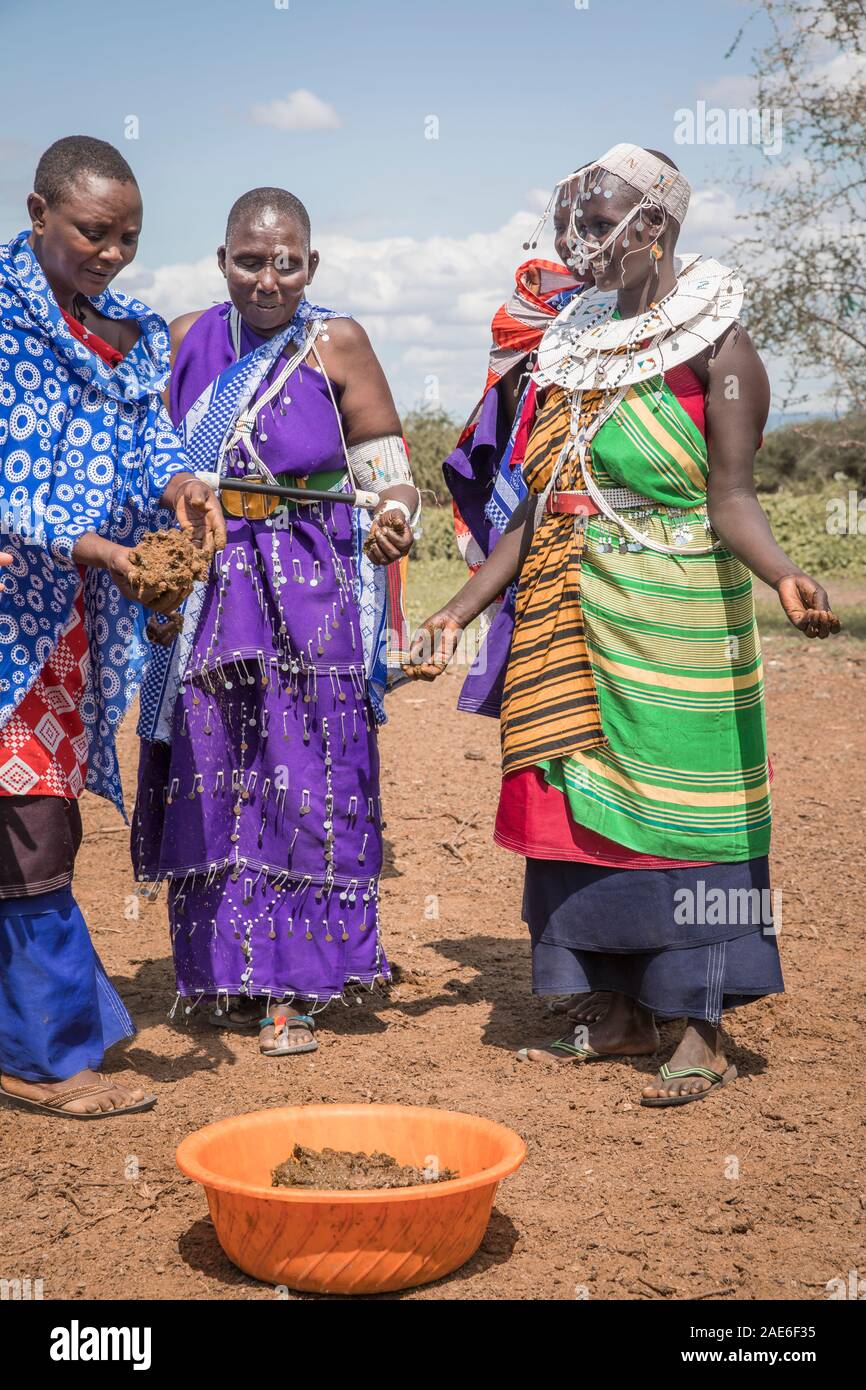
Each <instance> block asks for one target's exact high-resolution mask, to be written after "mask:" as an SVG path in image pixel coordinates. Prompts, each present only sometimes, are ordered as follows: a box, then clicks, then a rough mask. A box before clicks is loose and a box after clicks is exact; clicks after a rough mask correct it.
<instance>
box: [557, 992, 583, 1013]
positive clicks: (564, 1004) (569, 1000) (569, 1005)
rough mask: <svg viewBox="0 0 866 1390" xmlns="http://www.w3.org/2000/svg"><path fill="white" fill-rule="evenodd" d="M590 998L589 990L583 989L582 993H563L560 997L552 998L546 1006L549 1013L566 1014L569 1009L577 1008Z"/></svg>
mask: <svg viewBox="0 0 866 1390" xmlns="http://www.w3.org/2000/svg"><path fill="white" fill-rule="evenodd" d="M591 998H592V993H591V991H587V990H584V992H583V994H564V995H563V996H562V998H561V999H552V1000H551V1001H550V1003H549V1004H548V1006H547V1012H548V1013H549V1014H567V1013H568V1012H569V1011H570V1010H571V1009H577V1008H579V1006H580V1005H581V1004H585V1003H586V1002H587V1000H589V999H591Z"/></svg>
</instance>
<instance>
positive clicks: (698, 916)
mask: <svg viewBox="0 0 866 1390" xmlns="http://www.w3.org/2000/svg"><path fill="white" fill-rule="evenodd" d="M776 906H777V905H776V904H775V903H774V899H773V894H772V893H771V890H770V872H769V864H768V861H767V858H766V856H763V857H761V858H759V859H747V860H744V861H743V862H742V863H739V864H704V865H700V866H695V867H693V868H684V869H605V868H598V867H597V866H595V865H591V864H577V863H563V862H560V861H558V860H548V859H527V861H526V878H525V883H524V893H523V920H524V921H525V922H526V924H527V926H528V927H529V932H530V936H531V938H532V988H533V992H534V993H536V994H577V993H582V992H584V991H586V990H612V991H614V992H616V993H619V994H626V995H628V996H629V997H630V998H631V999H634V1000H635V1001H636V1002H637V1003H639V1004H642V1005H643V1006H644V1008H646V1009H649V1010H650V1012H651V1013H653V1014H655V1015H656V1017H658V1018H702V1019H706V1020H707V1021H708V1022H710V1023H714V1024H717V1023H718V1022H719V1020H720V1019H721V1016H722V1012H723V1010H725V1009H734V1008H737V1007H738V1006H740V1005H742V1004H746V1003H750V1002H752V1001H753V1000H755V999H760V998H762V997H763V996H764V995H766V994H779V993H781V992H782V991H783V990H784V984H783V981H782V967H781V962H780V960H779V948H778V944H777V935H778V931H779V927H780V921H779V914H778V911H777V910H776Z"/></svg>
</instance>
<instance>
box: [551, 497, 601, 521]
mask: <svg viewBox="0 0 866 1390" xmlns="http://www.w3.org/2000/svg"><path fill="white" fill-rule="evenodd" d="M544 510H545V511H546V512H557V513H559V512H566V513H568V514H569V515H571V516H598V514H599V512H598V507H597V506H596V505H595V503H594V502H593V500H592V498H591V497H590V495H589V493H587V492H551V493H550V495H549V496H548V499H547V502H546V504H545V508H544Z"/></svg>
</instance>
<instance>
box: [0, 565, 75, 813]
mask: <svg viewBox="0 0 866 1390" xmlns="http://www.w3.org/2000/svg"><path fill="white" fill-rule="evenodd" d="M89 664H90V648H89V644H88V640H87V630H86V628H85V625H84V594H83V589H79V591H78V597H77V598H76V600H75V604H74V606H73V610H72V614H71V616H70V618H69V622H68V623H67V624H66V627H65V628H64V630H63V632H62V633H61V634H60V638H59V640H58V642H57V646H56V647H55V648H54V651H53V652H52V653H51V656H50V657H49V658H48V661H47V662H46V663H45V665H44V666H43V668H42V670H41V671H40V673H39V676H38V677H37V679H36V683H35V684H34V686H33V687H32V689H31V690H30V691H29V692H28V694H27V696H26V697H25V699H24V700H23V701H22V702H21V704H20V705H19V706H18V709H17V710H16V711H15V713H14V714H13V715H12V716H11V717H10V718H9V719H8V720H7V722H6V723H5V724H4V725H3V728H2V729H0V796H66V797H71V798H73V799H76V800H77V798H78V797H79V796H80V794H81V792H82V791H83V790H84V783H85V779H86V777H87V735H86V733H85V731H84V724H83V721H82V718H81V700H82V697H83V695H84V691H85V689H86V686H87V672H88V667H89Z"/></svg>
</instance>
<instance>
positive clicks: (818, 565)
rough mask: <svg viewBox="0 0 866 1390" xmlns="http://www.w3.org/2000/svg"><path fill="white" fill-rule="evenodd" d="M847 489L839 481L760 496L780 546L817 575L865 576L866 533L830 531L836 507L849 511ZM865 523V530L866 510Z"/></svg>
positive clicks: (807, 569)
mask: <svg viewBox="0 0 866 1390" xmlns="http://www.w3.org/2000/svg"><path fill="white" fill-rule="evenodd" d="M848 490H849V485H848V484H846V483H836V484H834V485H833V486H831V487H823V488H820V489H818V490H816V491H812V492H809V493H805V492H793V491H788V490H785V491H782V492H775V493H765V494H763V495H762V496H761V505H762V507H763V508H764V511H765V512H766V513H767V516H768V517H769V519H770V525H771V526H772V528H773V535H774V536H775V537H776V540H777V541H778V542H779V545H780V546H781V547H782V549H783V550H784V551H786V553H787V554H788V555H790V557H791V559H792V560H794V561H795V562H796V563H797V564H798V565H801V566H802V568H803V569H804V570H806V571H807V573H809V574H812V575H813V576H814V577H820V576H822V575H827V574H841V575H846V576H849V577H850V578H852V579H859V578H861V577H863V576H866V535H859V534H858V533H857V532H856V531H855V532H854V533H853V534H842V535H836V534H833V531H832V530H828V525H832V521H833V519H834V517H835V515H836V512H837V510H844V511H845V512H847V510H848ZM852 490H853V488H852ZM863 526H864V529H866V513H864V515H863Z"/></svg>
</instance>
